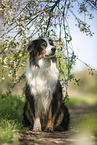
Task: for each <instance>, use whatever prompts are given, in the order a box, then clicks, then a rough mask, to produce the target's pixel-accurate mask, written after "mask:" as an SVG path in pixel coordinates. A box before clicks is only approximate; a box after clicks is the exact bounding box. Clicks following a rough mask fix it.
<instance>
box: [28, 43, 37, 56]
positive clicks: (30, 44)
mask: <svg viewBox="0 0 97 145" xmlns="http://www.w3.org/2000/svg"><path fill="white" fill-rule="evenodd" d="M34 48H35V41H31V42H30V43H29V44H28V52H29V53H31V52H32V51H33V50H34Z"/></svg>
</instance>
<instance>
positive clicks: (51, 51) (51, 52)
mask: <svg viewBox="0 0 97 145" xmlns="http://www.w3.org/2000/svg"><path fill="white" fill-rule="evenodd" d="M43 39H44V40H45V41H46V43H47V47H46V54H45V57H50V56H53V55H55V51H56V48H55V47H54V44H53V41H52V40H51V39H47V38H43Z"/></svg>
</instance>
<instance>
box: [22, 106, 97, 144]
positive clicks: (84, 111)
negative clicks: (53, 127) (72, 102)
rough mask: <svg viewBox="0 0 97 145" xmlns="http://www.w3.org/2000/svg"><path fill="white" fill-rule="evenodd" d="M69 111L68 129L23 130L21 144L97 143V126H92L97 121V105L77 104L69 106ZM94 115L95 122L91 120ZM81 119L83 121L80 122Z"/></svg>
mask: <svg viewBox="0 0 97 145" xmlns="http://www.w3.org/2000/svg"><path fill="white" fill-rule="evenodd" d="M69 113H70V127H69V130H68V131H64V132H53V133H49V132H48V133H47V132H37V133H35V132H33V131H28V132H23V133H21V137H20V145H44V144H45V145H55V144H59V145H97V128H95V126H94V128H91V124H93V123H97V120H96V119H97V106H85V105H84V106H76V107H73V108H69ZM92 116H96V117H94V118H95V120H94V119H93V122H91V118H92ZM87 118H88V119H87ZM86 120H88V122H89V123H88V122H87V121H86ZM80 121H82V123H79V122H80ZM86 126H88V129H87V127H86ZM96 127H97V124H96ZM94 132H96V135H95V134H94Z"/></svg>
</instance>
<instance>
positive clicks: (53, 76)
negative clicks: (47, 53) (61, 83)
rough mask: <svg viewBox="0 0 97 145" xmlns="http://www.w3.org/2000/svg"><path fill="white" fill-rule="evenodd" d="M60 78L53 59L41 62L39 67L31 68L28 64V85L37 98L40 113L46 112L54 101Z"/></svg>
mask: <svg viewBox="0 0 97 145" xmlns="http://www.w3.org/2000/svg"><path fill="white" fill-rule="evenodd" d="M58 77H59V71H58V69H57V67H56V63H54V62H52V61H51V59H41V60H39V67H37V66H31V67H30V64H29V62H28V64H27V70H26V79H27V83H28V85H29V86H30V91H31V93H32V94H33V95H34V96H35V103H36V106H37V111H38V112H43V111H44V112H46V111H47V110H48V108H49V105H50V103H51V100H52V94H53V93H54V91H55V88H56V84H57V81H58Z"/></svg>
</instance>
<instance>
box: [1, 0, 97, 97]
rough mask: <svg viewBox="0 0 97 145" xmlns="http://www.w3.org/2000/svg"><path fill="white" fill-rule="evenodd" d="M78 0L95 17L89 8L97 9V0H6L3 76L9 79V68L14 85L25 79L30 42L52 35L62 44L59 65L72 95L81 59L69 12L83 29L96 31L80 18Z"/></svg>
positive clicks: (57, 45)
mask: <svg viewBox="0 0 97 145" xmlns="http://www.w3.org/2000/svg"><path fill="white" fill-rule="evenodd" d="M75 3H77V5H78V7H79V9H78V10H79V11H78V13H79V14H80V13H82V14H83V15H84V18H85V17H86V16H87V17H88V18H89V19H92V18H93V16H92V14H90V13H89V11H88V4H89V5H91V6H92V7H93V8H95V9H97V3H96V1H92V0H85V1H83V2H78V1H77V0H72V1H71V0H65V1H64V0H56V1H54V0H45V1H42V0H40V1H38V0H33V1H32V0H28V1H26V0H24V1H23V0H15V1H14V0H11V1H10V0H3V1H2V4H1V8H2V9H1V12H2V15H3V26H4V27H3V28H2V31H1V37H2V39H3V42H2V44H1V52H0V54H1V63H2V66H3V69H2V70H1V71H2V72H1V74H2V75H1V79H5V76H4V72H6V71H7V72H6V73H7V74H8V76H9V77H10V79H11V81H12V82H13V85H12V86H14V85H15V84H16V83H17V82H19V81H20V80H21V79H23V78H24V74H25V64H26V61H27V58H28V52H27V49H26V48H27V44H28V43H29V42H30V41H31V40H32V39H34V38H36V37H52V38H53V39H54V41H55V42H57V43H55V45H56V47H57V48H58V53H57V57H58V67H59V70H60V73H61V80H62V83H63V84H65V88H66V90H65V91H66V94H67V97H68V93H67V88H68V81H70V80H71V79H73V78H74V76H73V75H72V74H71V68H72V66H73V64H74V63H75V61H76V59H78V58H77V57H76V55H75V54H74V51H73V49H72V45H71V41H72V37H71V35H70V32H69V24H68V17H69V14H72V15H73V16H74V18H75V20H76V25H77V26H78V27H79V29H80V31H82V32H83V33H86V35H89V36H92V35H93V33H92V32H91V30H90V25H88V24H87V23H86V21H85V20H81V19H79V18H78V17H77V16H76V15H75V13H74V12H73V10H74V4H75ZM63 54H64V55H63ZM64 62H65V63H64ZM64 64H65V65H64ZM6 68H7V70H6ZM65 70H66V71H65ZM21 72H22V73H21ZM64 72H65V74H64Z"/></svg>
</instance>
